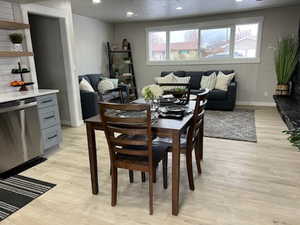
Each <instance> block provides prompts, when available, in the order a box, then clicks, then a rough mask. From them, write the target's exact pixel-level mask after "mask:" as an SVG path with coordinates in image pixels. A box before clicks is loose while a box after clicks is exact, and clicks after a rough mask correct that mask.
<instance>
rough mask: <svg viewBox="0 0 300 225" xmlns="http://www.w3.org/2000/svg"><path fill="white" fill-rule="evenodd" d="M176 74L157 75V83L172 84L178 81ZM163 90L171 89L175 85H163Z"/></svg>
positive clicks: (155, 79)
mask: <svg viewBox="0 0 300 225" xmlns="http://www.w3.org/2000/svg"><path fill="white" fill-rule="evenodd" d="M175 77H176V76H175V75H174V74H173V73H170V74H168V75H167V76H165V77H156V78H154V81H155V83H157V84H158V85H159V84H172V83H175V82H176V78H175ZM161 88H162V90H163V91H169V90H171V89H173V88H174V87H170V86H162V87H161Z"/></svg>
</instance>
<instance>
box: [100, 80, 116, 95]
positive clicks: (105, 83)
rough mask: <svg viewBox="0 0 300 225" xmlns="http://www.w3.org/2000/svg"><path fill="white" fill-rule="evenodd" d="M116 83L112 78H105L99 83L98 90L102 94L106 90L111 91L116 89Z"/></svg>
mask: <svg viewBox="0 0 300 225" xmlns="http://www.w3.org/2000/svg"><path fill="white" fill-rule="evenodd" d="M114 88H115V85H114V83H113V81H111V79H103V80H101V81H100V82H99V84H98V91H99V92H100V93H101V94H104V93H105V92H106V91H109V90H111V89H114Z"/></svg>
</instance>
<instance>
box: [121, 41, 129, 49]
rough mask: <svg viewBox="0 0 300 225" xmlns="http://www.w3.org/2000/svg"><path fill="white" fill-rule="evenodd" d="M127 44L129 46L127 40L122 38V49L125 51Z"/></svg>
mask: <svg viewBox="0 0 300 225" xmlns="http://www.w3.org/2000/svg"><path fill="white" fill-rule="evenodd" d="M128 46H129V42H128V41H127V39H126V38H124V39H123V41H122V49H123V50H125V51H127V50H128Z"/></svg>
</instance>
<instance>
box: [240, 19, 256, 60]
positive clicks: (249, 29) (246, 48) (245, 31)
mask: <svg viewBox="0 0 300 225" xmlns="http://www.w3.org/2000/svg"><path fill="white" fill-rule="evenodd" d="M257 36H258V24H245V25H237V26H236V27H235V40H234V43H235V44H234V57H241V58H242V57H247V58H255V57H256V48H257Z"/></svg>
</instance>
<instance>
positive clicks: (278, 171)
mask: <svg viewBox="0 0 300 225" xmlns="http://www.w3.org/2000/svg"><path fill="white" fill-rule="evenodd" d="M256 126H257V136H258V143H249V142H241V141H230V140H223V139H213V138H205V145H204V146H205V148H204V150H205V151H204V152H205V155H204V162H203V164H202V166H203V174H202V176H198V175H197V174H196V168H195V165H194V176H195V191H194V192H192V191H190V190H189V188H188V180H187V176H186V168H185V163H184V162H185V161H184V157H183V156H182V159H181V162H182V166H181V178H182V179H181V185H180V187H181V191H180V205H181V206H180V213H179V216H177V217H175V216H172V215H171V188H170V187H169V188H168V190H166V191H165V190H164V189H163V185H162V176H161V173H162V169H161V167H160V168H159V173H158V182H157V183H156V185H155V194H154V215H153V216H149V214H148V184H147V183H144V184H143V183H141V178H140V174H139V173H135V182H134V184H130V183H129V180H128V172H127V171H122V170H121V173H120V175H119V192H118V204H117V206H116V207H114V208H112V207H111V206H110V176H109V163H108V162H109V158H108V149H107V146H106V141H105V138H104V135H103V133H102V132H98V133H97V138H98V143H97V144H98V146H99V147H100V148H101V150H100V151H98V160H99V167H100V168H99V176H100V179H99V183H100V193H99V195H97V196H94V195H92V194H91V186H90V176H89V164H88V154H87V144H86V136H85V129H84V126H83V127H80V128H66V129H64V131H63V134H64V135H63V136H64V143H63V145H62V147H61V150H60V151H59V152H58V153H56V154H55V155H54V156H52V157H50V159H49V160H48V161H47V162H45V163H43V164H41V165H39V166H37V167H35V168H32V169H30V170H28V171H26V172H25V173H23V175H26V176H30V177H33V178H37V179H41V180H44V181H48V182H53V183H56V184H57V186H56V187H55V188H53V189H52V190H51V191H49V192H47V193H46V194H45V195H43V196H41V197H40V198H38V199H36V200H35V201H33V202H32V203H30V204H29V205H27V206H26V207H24V208H23V209H21V210H19V211H18V212H16V213H15V214H13V215H12V216H10V217H9V218H7V219H6V220H4V221H3V222H2V223H1V225H12V224H13V225H24V224H26V225H38V224H43V225H54V224H59V225H62V224H78V225H94V224H97V225H106V224H107V225H112V224H125V225H126V224H130V225H135V224H144V225H145V224H159V225H169V224H170V225H174V224H183V225H187V224H189V225H191V224H195V225H299V224H300V153H299V152H297V150H296V149H295V148H294V147H291V146H290V144H289V143H288V141H287V140H286V136H285V135H283V134H282V133H281V131H282V130H284V129H286V127H285V125H284V123H283V122H282V121H281V119H280V117H279V115H278V113H277V111H276V110H275V109H274V108H258V109H257V110H256ZM169 162H170V163H169V175H170V176H171V169H170V166H171V160H169ZM170 178H171V177H169V181H170Z"/></svg>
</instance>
